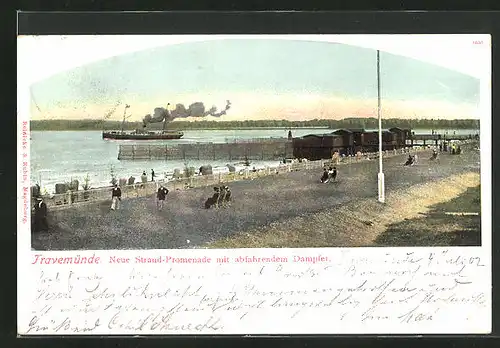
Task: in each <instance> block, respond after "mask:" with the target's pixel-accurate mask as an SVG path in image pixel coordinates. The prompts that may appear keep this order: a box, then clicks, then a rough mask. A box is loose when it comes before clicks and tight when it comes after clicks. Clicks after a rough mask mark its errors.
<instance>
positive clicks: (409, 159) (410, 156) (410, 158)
mask: <svg viewBox="0 0 500 348" xmlns="http://www.w3.org/2000/svg"><path fill="white" fill-rule="evenodd" d="M412 164H413V157H412V155H408V159H407V160H406V162H405V164H404V165H405V166H411V165H412Z"/></svg>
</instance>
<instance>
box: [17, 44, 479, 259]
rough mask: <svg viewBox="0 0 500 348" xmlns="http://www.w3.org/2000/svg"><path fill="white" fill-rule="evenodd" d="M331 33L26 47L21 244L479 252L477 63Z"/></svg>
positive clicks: (43, 247)
mask: <svg viewBox="0 0 500 348" xmlns="http://www.w3.org/2000/svg"><path fill="white" fill-rule="evenodd" d="M450 37H451V36H450ZM339 38H340V39H339V40H335V39H334V40H328V39H325V36H318V35H306V36H302V37H296V36H293V35H288V36H286V35H285V36H280V37H265V36H262V37H258V36H257V37H253V38H251V39H249V38H244V37H243V38H240V37H238V36H234V37H230V38H227V37H226V38H220V39H219V38H217V36H214V37H208V36H207V37H205V38H201V39H200V37H199V36H198V37H192V36H185V37H182V38H179V37H177V36H173V37H169V36H163V37H161V38H158V37H156V38H151V37H145V38H144V39H143V38H141V37H140V36H123V37H120V39H118V38H117V37H116V36H103V37H75V36H65V37H57V36H51V37H37V40H38V41H39V44H40V45H53V46H54V48H58V49H60V50H63V51H64V50H68V49H71V48H73V47H78V49H75V50H74V51H73V54H74V55H71V54H67V53H66V52H65V53H64V57H65V59H66V60H69V61H66V62H65V66H67V68H65V69H61V71H57V72H56V71H55V72H54V74H52V75H48V76H46V77H45V78H43V79H40V80H39V81H37V82H35V83H33V84H32V85H31V86H30V115H31V117H30V143H31V145H30V180H31V201H32V202H31V207H32V248H33V249H35V250H80V249H92V250H96V249H177V248H310V247H358V246H385V247H391V246H408V247H412V246H479V245H481V223H480V220H481V197H480V187H481V186H480V146H479V140H480V126H481V124H480V114H479V103H480V79H479V77H478V76H477V75H471V74H470V73H469V72H468V71H467V69H469V70H471V68H472V67H473V66H474V65H475V64H476V63H475V62H474V61H472V60H469V61H468V62H467V61H466V62H465V67H460V69H455V68H454V67H453V64H452V63H447V62H446V60H444V61H445V64H443V57H441V60H440V61H439V62H437V63H436V62H434V61H433V57H435V56H436V52H434V51H433V49H432V46H431V45H434V44H433V43H432V41H429V47H428V49H425V47H424V50H423V51H422V52H418V53H419V55H418V57H412V54H411V52H412V50H411V48H408V49H407V50H405V47H404V46H398V49H397V50H396V52H394V49H392V50H391V49H389V50H388V51H384V50H377V49H376V48H370V47H366V40H365V43H362V44H361V45H356V41H354V43H351V42H349V40H347V39H345V40H342V36H339ZM25 39H26V40H32V39H33V38H29V37H28V38H25ZM148 40H149V41H148ZM403 40H404V39H403ZM117 41H119V42H120V44H116V42H117ZM357 41H359V42H361V40H359V39H358V40H357ZM399 41H401V40H399ZM463 42H464V43H463V46H464V48H466V49H470V47H466V46H467V45H468V44H469V43H468V42H466V41H463ZM86 45H87V46H86ZM106 45H108V46H109V45H111V46H116V47H117V51H116V52H112V51H111V50H110V49H108V50H107V51H106V56H103V55H102V54H99V52H100V51H99V50H102V47H103V46H106ZM470 45H471V46H474V43H472V42H470ZM475 45H476V46H481V44H479V43H476V44H475ZM420 46H422V45H420ZM452 46H453V49H454V50H455V51H454V53H457V54H458V56H457V55H450V57H449V59H450V60H457V59H460V51H457V47H456V46H457V45H456V44H454V43H450V47H452ZM70 47H71V48H70ZM478 49H479V48H478ZM398 51H400V52H398ZM439 52H446V49H442V47H441V50H440V51H439ZM398 53H399V54H398ZM53 54H54V55H56V54H57V52H54V53H53ZM50 57H52V56H50ZM71 60H73V62H72V61H71ZM57 61H58V60H57V59H54V61H52V62H43V63H44V64H47V66H50V64H57V63H56V62H57ZM455 65H457V66H458V64H455ZM51 68H53V67H50V68H49V69H51ZM380 140H381V141H380ZM381 203H384V204H381Z"/></svg>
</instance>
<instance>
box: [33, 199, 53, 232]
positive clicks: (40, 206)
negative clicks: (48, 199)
mask: <svg viewBox="0 0 500 348" xmlns="http://www.w3.org/2000/svg"><path fill="white" fill-rule="evenodd" d="M33 208H34V210H35V214H34V215H35V217H34V220H35V221H34V232H46V231H48V230H49V224H48V223H47V204H45V202H44V201H43V199H42V197H37V198H36V203H35V206H34V207H33Z"/></svg>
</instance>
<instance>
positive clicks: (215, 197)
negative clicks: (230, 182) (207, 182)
mask: <svg viewBox="0 0 500 348" xmlns="http://www.w3.org/2000/svg"><path fill="white" fill-rule="evenodd" d="M219 195H220V189H219V188H218V187H217V186H216V187H214V194H213V196H212V197H209V198H207V200H206V201H205V209H210V208H211V207H212V206H215V205H216V204H217V202H218V201H219Z"/></svg>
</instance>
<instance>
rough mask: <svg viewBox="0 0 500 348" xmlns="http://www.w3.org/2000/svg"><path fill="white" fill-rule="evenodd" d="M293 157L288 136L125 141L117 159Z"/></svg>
mask: <svg viewBox="0 0 500 348" xmlns="http://www.w3.org/2000/svg"><path fill="white" fill-rule="evenodd" d="M290 157H293V146H292V142H291V141H289V140H287V139H285V138H276V139H273V138H269V139H258V140H256V139H252V140H249V141H240V140H239V141H234V142H229V143H195V144H178V145H160V144H148V145H142V144H141V145H128V144H124V145H120V147H119V151H118V160H166V161H168V160H187V159H189V160H214V161H215V160H226V161H234V160H237V161H242V160H246V159H248V160H254V161H259V160H260V161H268V160H269V161H274V160H283V158H290Z"/></svg>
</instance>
